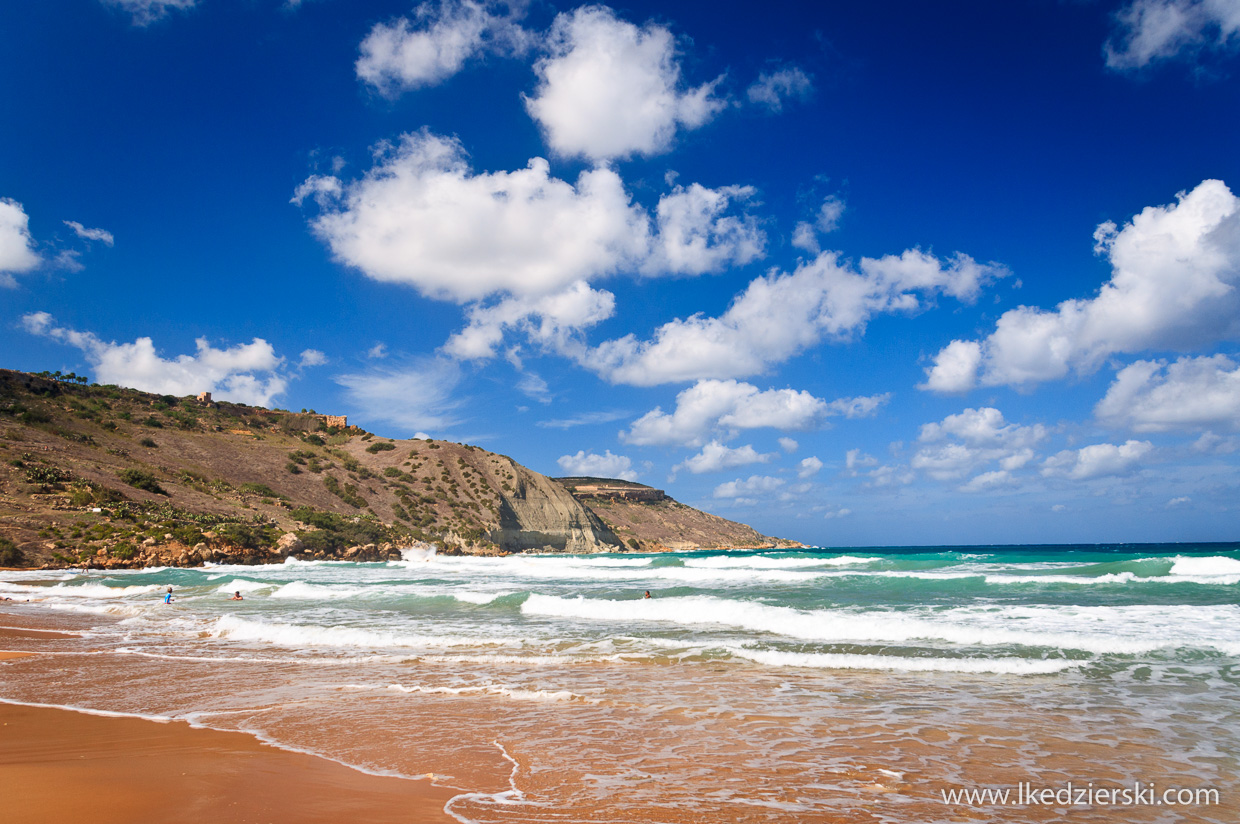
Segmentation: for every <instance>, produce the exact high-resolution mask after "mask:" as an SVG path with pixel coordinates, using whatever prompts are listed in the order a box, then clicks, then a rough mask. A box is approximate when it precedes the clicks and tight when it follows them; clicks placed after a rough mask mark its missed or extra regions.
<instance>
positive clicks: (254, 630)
mask: <svg viewBox="0 0 1240 824" xmlns="http://www.w3.org/2000/svg"><path fill="white" fill-rule="evenodd" d="M208 633H209V634H210V635H211V636H213V637H215V638H221V639H229V640H233V641H259V642H265V643H271V644H278V645H280V646H287V647H304V646H318V647H335V648H355V649H374V648H386V647H407V648H413V649H417V648H427V649H442V648H445V647H462V646H471V647H484V646H497V645H506V644H510V643H512V639H506V638H470V637H455V636H449V635H433V636H432V635H409V634H403V633H398V632H388V631H385V630H379V629H363V628H359V627H340V626H335V627H324V626H318V625H315V624H286V623H279V622H267V621H256V620H250V619H248V618H242V617H240V616H237V615H224V616H221V617H219V618H217V619H216V620H215V622H214V624H213V625H212V626H211V628H210V629H209V630H208Z"/></svg>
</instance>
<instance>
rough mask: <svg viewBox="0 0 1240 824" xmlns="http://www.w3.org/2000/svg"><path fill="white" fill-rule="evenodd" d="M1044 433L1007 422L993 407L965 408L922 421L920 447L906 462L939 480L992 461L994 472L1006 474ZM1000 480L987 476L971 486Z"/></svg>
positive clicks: (1029, 454) (1031, 454) (1023, 461)
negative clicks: (935, 421) (937, 420)
mask: <svg viewBox="0 0 1240 824" xmlns="http://www.w3.org/2000/svg"><path fill="white" fill-rule="evenodd" d="M1048 434H1049V433H1048V432H1047V430H1046V427H1044V426H1043V425H1042V424H1034V425H1032V426H1021V425H1019V424H1015V423H1009V422H1008V421H1007V420H1005V419H1004V417H1003V413H1002V412H1000V411H999V410H998V409H995V408H993V407H984V408H981V409H965V410H964V411H963V412H960V413H958V414H955V415H948V416H947V417H946V418H944V419H943V420H942V421H940V422H938V423H927V424H924V425H923V426H922V427H921V434H920V436H919V437H918V442H919V444H920V446H919V447H918V449H917V452H916V453H915V454H914V455H913V458H912V460H911V461H910V464H909V465H910V466H911V467H912V468H913V469H915V470H919V471H921V472H924V473H926V474H927V475H929V476H930V477H931V478H934V479H936V480H940V481H947V480H956V479H959V478H962V477H964V476H965V475H967V474H969V473H970V472H973V471H975V470H977V469H979V468H981V467H984V466H988V465H993V464H997V465H998V467H999V469H998V470H994V471H1004V472H1008V473H1010V472H1013V471H1015V470H1017V469H1020V468H1022V467H1024V466H1025V465H1026V464H1028V463H1029V462H1030V461H1032V460H1033V459H1034V457H1035V454H1034V450H1033V447H1035V446H1036V445H1037V444H1039V443H1040V442H1041V441H1043V440H1045V439H1046V437H1047V435H1048ZM975 480H976V479H975ZM1001 480H1006V476H1000V475H991V476H990V477H988V478H986V479H984V480H981V481H977V484H976V485H975V487H974V488H977V487H979V486H982V485H993V484H994V483H996V482H999V481H1001Z"/></svg>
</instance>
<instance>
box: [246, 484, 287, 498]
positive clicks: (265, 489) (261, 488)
mask: <svg viewBox="0 0 1240 824" xmlns="http://www.w3.org/2000/svg"><path fill="white" fill-rule="evenodd" d="M237 491H239V492H241V493H242V494H249V495H260V496H262V497H264V498H283V497H284V496H283V495H281V494H280V493H279V492H276V491H275V490H274V489H272V488H271V487H269V486H267V485H266V484H242V485H241V486H240V487H238V490H237Z"/></svg>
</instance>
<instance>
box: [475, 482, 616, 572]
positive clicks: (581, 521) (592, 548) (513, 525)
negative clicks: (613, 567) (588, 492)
mask: <svg viewBox="0 0 1240 824" xmlns="http://www.w3.org/2000/svg"><path fill="white" fill-rule="evenodd" d="M513 467H514V469H515V475H516V478H515V481H514V483H513V484H512V490H511V491H510V492H505V493H504V494H503V496H502V500H501V501H500V505H499V526H498V527H496V528H495V529H493V530H491V532H490V533H489V534H488V536H487V537H488V538H489V539H490V540H492V541H494V542H495V543H497V544H499V546H500V547H501V548H502V549H503V550H504V551H505V552H520V551H523V550H538V549H541V550H545V551H558V552H609V551H614V550H616V549H619V548H620V540H619V539H618V538H617V537H616V536H615V535H614V534H613V533H612V531H611V530H610V529H608V528H607V527H606V526H604V525H603V523H602V522H601V521H600V520H599V519H598V518H597V517H596V516H595V515H594V513H592V512H590V511H589V510H588V509H586V508H585V507H584V506H582V505H581V502H580V501H578V500H577V499H576V498H574V497H573V496H572V495H571V494H569V492H568V490H567V489H565V488H564V487H563V486H561V485H560V484H558V483H556V482H555V481H553V480H551V479H550V478H548V477H546V476H545V475H540V474H538V473H536V472H532V471H530V470H528V469H526V468H525V467H523V466H520V465H519V464H515V463H514V464H513Z"/></svg>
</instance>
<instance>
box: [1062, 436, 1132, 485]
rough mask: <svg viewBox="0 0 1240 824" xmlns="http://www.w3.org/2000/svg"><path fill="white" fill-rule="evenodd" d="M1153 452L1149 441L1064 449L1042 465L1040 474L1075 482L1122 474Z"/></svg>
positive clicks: (1097, 444)
mask: <svg viewBox="0 0 1240 824" xmlns="http://www.w3.org/2000/svg"><path fill="white" fill-rule="evenodd" d="M1153 449H1154V445H1153V444H1151V443H1150V442H1149V441H1133V440H1130V441H1127V442H1125V443H1122V444H1113V443H1096V444H1093V445H1091V446H1086V447H1083V448H1081V449H1065V450H1063V451H1062V452H1059V453H1057V454H1055V455H1052V456H1051V457H1049V458H1047V459H1046V460H1045V461H1044V462H1043V464H1042V474H1043V475H1046V476H1047V477H1056V476H1058V477H1065V478H1071V479H1072V480H1076V481H1083V480H1088V479H1090V478H1099V477H1102V476H1104V475H1123V474H1125V473H1127V472H1130V471H1132V469H1134V468H1135V467H1136V466H1137V465H1138V464H1140V463H1141V461H1142V460H1144V459H1145V457H1146V456H1147V455H1149V454H1150V452H1151V451H1153Z"/></svg>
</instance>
